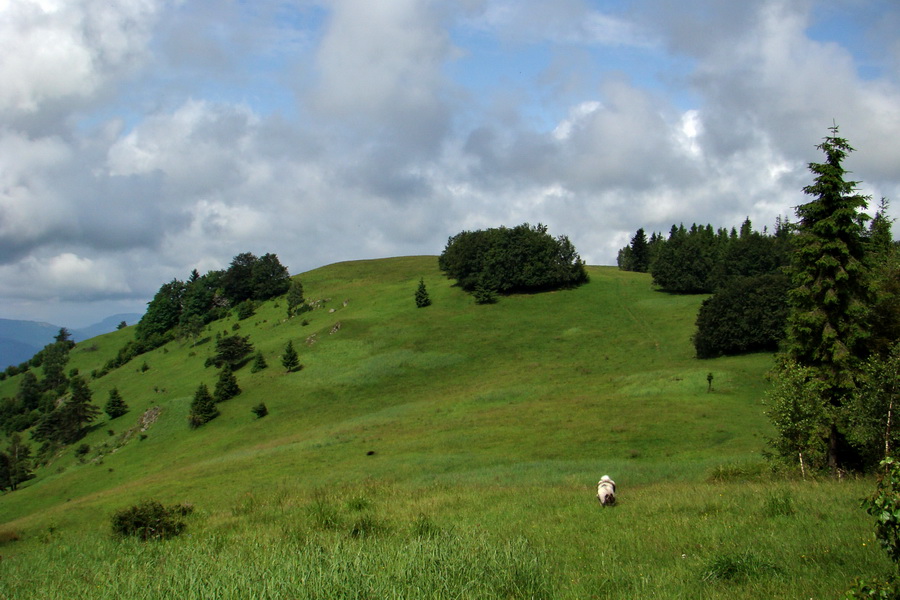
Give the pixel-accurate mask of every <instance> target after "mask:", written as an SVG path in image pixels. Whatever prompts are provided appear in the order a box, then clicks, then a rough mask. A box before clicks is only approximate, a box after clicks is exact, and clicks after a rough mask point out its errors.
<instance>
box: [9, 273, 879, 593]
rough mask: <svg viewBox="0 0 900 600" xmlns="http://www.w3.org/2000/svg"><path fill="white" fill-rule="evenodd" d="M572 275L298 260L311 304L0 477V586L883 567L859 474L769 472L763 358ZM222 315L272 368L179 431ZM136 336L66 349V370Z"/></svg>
mask: <svg viewBox="0 0 900 600" xmlns="http://www.w3.org/2000/svg"><path fill="white" fill-rule="evenodd" d="M588 271H589V274H590V277H591V281H590V283H588V284H587V285H584V286H581V287H579V288H576V289H572V290H564V291H558V292H552V293H543V294H533V295H514V296H510V297H503V298H501V299H500V301H499V302H498V303H497V304H493V305H476V304H475V303H474V301H473V300H472V298H471V296H469V295H468V294H465V293H464V292H463V291H461V290H460V289H459V288H457V287H455V286H454V285H453V283H452V281H450V280H448V279H446V278H445V277H444V276H443V275H442V273H441V272H440V271H439V270H438V268H437V258H436V257H433V256H420V257H404V258H393V259H381V260H371V261H354V262H346V263H339V264H334V265H329V266H326V267H322V268H320V269H316V270H313V271H310V272H307V273H303V274H300V275H298V276H297V277H298V278H299V279H300V280H301V282H302V283H303V286H304V289H305V292H306V296H307V299H308V300H311V301H316V300H318V301H321V302H320V303H319V306H320V307H319V308H317V309H315V310H313V311H311V312H307V313H305V314H302V315H300V316H295V317H293V318H292V319H289V320H287V319H285V314H286V307H285V302H284V299H281V300H274V301H270V302H267V303H265V304H264V305H262V306H261V307H260V308H259V309H258V310H257V312H256V314H255V315H254V316H252V317H250V318H248V319H245V320H243V321H238V320H237V319H236V318H235V317H231V318H229V319H225V320H222V321H216V322H214V323H213V324H212V325H211V326H209V327H208V329H207V330H206V331H205V332H204V333H203V335H202V336H201V337H200V339H199V340H198V341H197V342H196V343H192V342H191V341H189V340H186V341H176V342H171V343H169V344H168V345H166V346H164V347H162V348H159V349H157V350H154V351H152V352H150V353H148V354H146V355H143V356H140V357H138V358H136V359H135V360H133V361H132V362H130V363H128V364H127V365H125V366H123V367H121V368H119V369H117V370H114V371H112V372H110V373H109V374H108V375H106V376H105V377H102V378H100V379H96V380H93V381H91V389H92V390H93V393H94V402H95V403H96V404H98V405H99V406H102V405H103V404H105V402H106V399H107V397H108V393H109V390H110V389H112V388H113V387H116V388H118V390H119V391H120V393H121V395H122V397H123V398H124V400H125V402H126V403H127V404H128V405H129V407H130V412H129V413H128V414H126V415H125V416H123V417H120V418H118V419H115V420H112V421H110V420H108V419H107V417H106V415H102V416H101V418H99V419H98V420H97V422H96V423H95V426H94V427H93V429H92V431H91V432H90V434H89V435H88V436H87V437H86V438H85V439H84V440H83V441H84V443H87V444H88V445H89V446H90V450H89V451H88V452H87V454H85V455H84V456H81V457H78V456H76V454H75V448H74V447H70V448H67V449H66V450H65V451H63V452H62V453H61V454H60V455H58V456H55V457H54V458H53V459H52V460H51V461H50V462H49V464H47V465H46V466H43V467H41V468H39V469H37V470H36V475H37V477H36V478H35V479H33V480H31V481H29V482H27V483H25V484H24V485H23V486H22V488H21V489H19V490H17V491H15V492H11V493H7V494H4V495H2V496H0V557H2V559H0V598H148V599H149V598H198V599H199V598H273V599H275V598H285V599H286V598H373V599H374V598H473V599H474V598H834V597H839V596H841V595H842V593H843V591H844V590H846V589H847V588H848V587H849V586H850V585H851V584H852V582H853V579H854V578H855V577H857V576H874V575H882V574H885V573H887V572H888V571H889V569H890V568H891V565H890V564H889V561H888V560H887V558H886V556H885V555H884V553H883V552H882V551H881V550H880V549H879V548H878V546H877V543H876V542H875V540H874V537H873V533H872V531H873V527H872V523H871V522H870V519H869V517H868V516H867V515H866V514H865V512H864V511H863V510H862V509H860V508H859V502H860V499H861V498H862V497H864V496H866V495H868V494H869V493H870V492H871V491H872V489H873V487H874V483H873V480H872V479H868V478H860V479H854V478H851V479H845V480H842V481H833V480H825V479H822V480H805V481H804V480H800V479H799V478H798V477H797V476H796V475H792V474H790V473H784V472H773V471H772V469H771V468H770V467H769V465H768V464H767V463H766V461H765V459H764V457H763V455H762V453H763V451H764V449H765V445H766V442H765V440H766V437H767V436H769V435H771V434H772V430H771V428H770V425H769V423H768V421H767V419H766V416H765V412H764V411H765V406H764V404H763V399H764V392H765V389H766V385H767V384H766V379H765V375H766V373H767V371H768V370H769V369H770V367H771V365H772V357H771V355H768V354H754V355H748V356H741V357H730V358H722V359H715V360H705V361H701V360H698V359H696V358H695V357H694V351H693V346H692V345H691V341H690V338H691V335H692V333H693V329H694V321H695V319H696V314H697V310H698V308H699V305H700V302H701V301H702V299H703V298H702V297H699V296H681V295H669V294H664V293H660V292H658V291H655V290H654V289H653V287H652V285H651V282H650V278H649V276H648V275H645V274H638V273H628V272H620V271H618V270H617V269H615V268H611V267H589V268H588ZM420 278H421V279H424V281H425V284H426V286H427V289H428V292H429V295H430V297H431V300H432V305H431V306H429V307H427V308H422V309H418V308H416V306H415V302H414V293H415V290H416V287H417V285H418V282H419V280H420ZM235 332H237V333H240V334H241V335H249V336H250V341H251V342H252V343H253V345H254V347H255V349H257V350H259V351H261V352H262V353H263V354H264V356H265V358H266V361H267V362H268V365H269V366H268V368H267V369H264V370H262V371H260V372H258V373H251V372H250V367H249V365H248V366H245V367H243V368H242V369H240V370H238V371H236V375H237V379H238V383H239V385H240V386H241V388H242V389H243V393H242V394H241V395H239V396H237V397H235V398H232V399H230V400H228V401H226V402H224V403H221V404H219V405H218V407H219V409H220V411H221V416H219V417H218V418H216V419H215V420H213V421H211V422H210V423H208V424H206V425H204V426H203V427H201V428H199V429H196V430H192V429H190V428H189V427H188V423H187V414H188V407H189V404H190V402H191V399H192V397H193V393H194V391H195V390H196V389H197V386H198V385H199V384H200V383H206V384H207V385H208V386H209V387H210V389H212V388H213V387H214V385H215V381H216V378H217V372H216V370H215V369H214V368H212V367H209V368H206V367H204V363H205V361H206V359H207V357H209V356H210V355H211V354H212V353H213V352H214V348H215V337H216V335H217V334H222V335H230V334H232V333H235ZM132 335H133V330H132V328H127V329H124V330H121V331H117V332H115V333H112V334H108V335H105V336H101V337H98V338H95V339H93V340H88V341H86V342H82V343H79V344H78V345H77V346H76V347H75V348H74V349H73V350H72V352H71V355H70V356H71V358H70V362H69V365H68V367H69V368H77V369H78V370H79V372H80V373H81V374H83V375H88V374H90V372H91V371H92V370H94V369H99V368H101V367H102V366H103V365H104V364H105V363H106V361H107V360H109V359H110V358H111V357H113V356H115V354H116V352H117V351H118V349H119V348H120V347H122V345H124V343H125V342H126V341H127V340H128V339H130V336H132ZM288 341H292V342H293V344H294V347H295V348H296V349H297V351H298V353H299V354H300V361H301V363H302V365H303V368H302V369H301V370H300V371H298V372H294V373H286V372H285V369H284V368H283V367H282V366H281V360H280V356H281V352H282V350H283V349H284V346H285V344H286V343H287V342H288ZM709 374H712V376H713V379H712V382H711V386H710V383H709V381H708V375H709ZM18 383H19V382H18V377H15V378H11V379H9V380H7V381H4V382H0V397H3V396H11V395H14V394H15V393H16V390H17V389H18ZM260 402H264V403H265V404H266V406H267V407H268V410H269V414H268V416H266V417H264V418H261V419H258V418H256V417H255V416H254V414H253V413H252V412H251V408H252V407H254V406H256V405H258V404H259V403H260ZM156 407H158V411H154V413H156V412H158V417H157V418H156V420H155V421H153V422H152V423H149V424H147V425H146V428H145V429H143V430H142V429H141V427H140V426H139V419H140V418H141V416H142V415H144V414H145V412H147V411H149V410H151V409H154V408H156ZM79 444H80V443H79ZM79 444H76V446H77V445H79ZM604 474H609V475H610V476H611V477H612V478H613V479H615V480H616V482H617V484H618V500H619V503H618V505H617V506H616V507H613V508H602V507H600V506H599V503H598V502H597V500H596V497H595V494H596V484H597V481H598V479H599V478H600V476H602V475H604ZM145 499H155V500H158V501H160V502H163V503H164V504H177V503H186V504H190V505H192V506H193V507H194V511H193V513H192V514H190V515H189V516H187V517H186V522H187V528H186V530H185V532H184V533H183V534H182V535H180V536H178V537H175V538H172V539H168V540H163V541H151V542H140V541H136V540H133V539H124V540H123V539H119V538H116V537H114V536H113V534H112V530H111V526H110V517H111V515H112V514H113V513H114V512H115V511H117V510H119V509H122V508H126V507H128V506H131V505H133V504H136V503H138V502H140V501H142V500H145Z"/></svg>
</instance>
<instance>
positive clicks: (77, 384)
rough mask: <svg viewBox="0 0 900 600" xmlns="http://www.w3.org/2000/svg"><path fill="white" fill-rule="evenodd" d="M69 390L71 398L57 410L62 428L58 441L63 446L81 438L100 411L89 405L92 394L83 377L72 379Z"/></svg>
mask: <svg viewBox="0 0 900 600" xmlns="http://www.w3.org/2000/svg"><path fill="white" fill-rule="evenodd" d="M69 388H70V389H71V390H72V395H71V397H70V398H69V399H68V400H67V401H66V402H65V403H63V405H62V406H60V407H59V408H58V409H57V410H58V411H60V413H61V415H60V416H61V417H62V418H61V421H62V427H63V431H62V435H61V436H60V437H59V441H60V442H62V443H64V444H71V443H73V442H76V441H78V440H80V439H81V438H83V437H84V435H85V433H86V430H85V428H86V426H87V425H88V424H90V423H91V422H92V421H93V420H94V419H96V418H97V415H99V414H100V409H99V408H98V407H96V406H94V405H93V404H91V398H92V397H93V392H91V389H90V388H89V387H88V384H87V382H86V381H85V380H84V378H83V377H81V376H80V375H76V376H75V377H72V379H71V380H70V381H69Z"/></svg>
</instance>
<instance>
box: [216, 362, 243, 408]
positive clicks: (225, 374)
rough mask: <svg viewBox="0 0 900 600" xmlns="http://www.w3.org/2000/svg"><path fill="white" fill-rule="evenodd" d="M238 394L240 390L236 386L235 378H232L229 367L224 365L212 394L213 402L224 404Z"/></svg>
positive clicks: (232, 373)
mask: <svg viewBox="0 0 900 600" xmlns="http://www.w3.org/2000/svg"><path fill="white" fill-rule="evenodd" d="M240 393H241V388H240V386H239V385H238V382H237V377H235V376H234V371H232V370H231V365H229V364H227V363H226V364H225V365H224V366H223V367H222V370H221V371H220V372H219V379H218V381H216V389H215V391H214V392H213V400H215V401H216V402H225V401H226V400H228V399H230V398H234V397H235V396H237V395H238V394H240Z"/></svg>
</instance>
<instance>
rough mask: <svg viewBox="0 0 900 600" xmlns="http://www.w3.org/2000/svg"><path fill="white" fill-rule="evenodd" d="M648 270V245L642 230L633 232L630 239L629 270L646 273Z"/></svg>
mask: <svg viewBox="0 0 900 600" xmlns="http://www.w3.org/2000/svg"><path fill="white" fill-rule="evenodd" d="M649 269H650V245H649V244H648V242H647V234H646V233H645V232H644V228H643V227H641V228H640V229H638V230H637V232H635V234H634V237H633V238H631V270H632V271H637V272H638V273H646V272H647V271H648V270H649Z"/></svg>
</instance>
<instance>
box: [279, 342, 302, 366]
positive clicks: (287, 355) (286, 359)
mask: <svg viewBox="0 0 900 600" xmlns="http://www.w3.org/2000/svg"><path fill="white" fill-rule="evenodd" d="M281 364H282V365H284V368H285V369H287V372H288V373H291V372H293V371H297V370H298V369H300V357H299V356H297V351H296V350H294V342H291V341H288V343H287V346H285V347H284V353H283V354H282V355H281Z"/></svg>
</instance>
